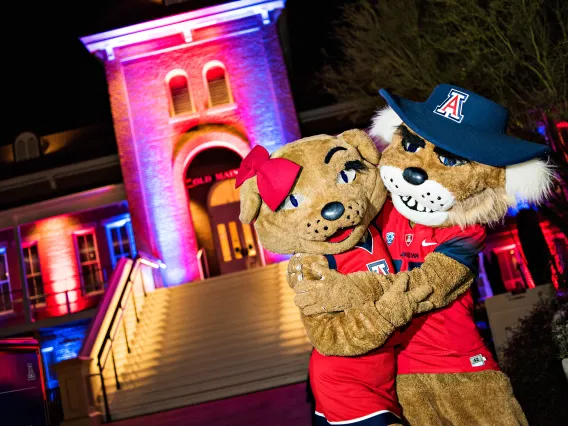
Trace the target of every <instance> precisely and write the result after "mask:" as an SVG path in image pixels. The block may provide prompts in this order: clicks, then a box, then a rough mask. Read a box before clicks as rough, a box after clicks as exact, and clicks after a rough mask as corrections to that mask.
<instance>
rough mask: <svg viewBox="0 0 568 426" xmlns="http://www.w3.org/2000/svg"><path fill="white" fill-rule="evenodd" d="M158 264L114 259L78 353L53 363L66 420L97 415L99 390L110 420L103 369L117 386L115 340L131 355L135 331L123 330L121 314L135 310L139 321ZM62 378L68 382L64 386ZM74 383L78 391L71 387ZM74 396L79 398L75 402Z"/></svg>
mask: <svg viewBox="0 0 568 426" xmlns="http://www.w3.org/2000/svg"><path fill="white" fill-rule="evenodd" d="M163 267H165V265H164V264H163V263H162V262H161V261H160V260H157V259H154V258H152V257H150V256H147V255H139V256H138V257H136V259H135V260H132V259H128V258H123V259H120V260H119V262H118V264H117V267H116V269H115V270H114V272H113V274H112V276H111V278H110V280H109V285H108V289H107V291H106V293H105V295H104V297H103V299H102V300H101V303H100V305H99V307H98V310H97V313H96V315H95V317H94V318H93V321H92V323H91V326H90V328H89V331H88V332H87V335H86V337H85V341H84V343H83V346H82V348H81V351H80V352H79V356H78V357H77V358H76V359H71V360H67V361H63V362H61V363H59V364H57V367H56V368H57V374H58V379H59V382H60V387H61V389H62V395H61V396H62V402H63V410H64V415H65V420H67V421H71V420H76V419H81V418H85V417H88V418H89V419H92V418H93V417H97V416H101V414H100V413H98V412H97V410H96V408H95V407H96V406H97V404H96V402H95V399H96V397H97V396H98V395H99V394H102V400H103V406H104V411H105V417H106V421H107V422H110V421H112V416H111V412H110V403H109V397H108V387H107V386H108V383H105V374H104V373H105V371H108V370H107V368H112V371H113V376H114V384H115V386H116V389H117V390H119V389H120V388H121V382H120V378H119V373H118V366H117V360H116V357H115V350H116V344H117V343H118V341H119V340H118V339H119V338H121V337H123V338H124V343H125V345H126V350H127V352H128V353H130V351H131V340H132V337H133V336H134V333H135V332H136V330H135V329H133V330H128V329H127V324H126V315H127V313H128V314H129V315H131V314H134V318H135V323H136V324H138V323H139V322H140V320H141V318H142V315H143V312H144V311H143V309H142V308H143V305H144V302H145V299H146V296H147V295H148V293H149V292H152V291H153V290H154V289H155V287H156V285H155V281H156V280H155V278H157V274H156V273H155V272H154V271H155V270H157V269H159V268H163ZM120 331H122V332H123V336H121V335H120V333H119V332H120ZM78 375H80V376H82V378H81V380H78V379H79V378H78V377H77V376H78ZM94 377H98V378H99V379H100V387H97V386H95V384H94V381H93V380H92V379H93V378H94ZM62 381H63V382H65V381H67V386H64V385H63V383H62ZM77 387H80V388H81V389H74V388H77ZM77 394H79V395H77ZM78 398H79V399H82V401H80V403H79V404H78V403H77V399H78ZM66 408H67V409H66Z"/></svg>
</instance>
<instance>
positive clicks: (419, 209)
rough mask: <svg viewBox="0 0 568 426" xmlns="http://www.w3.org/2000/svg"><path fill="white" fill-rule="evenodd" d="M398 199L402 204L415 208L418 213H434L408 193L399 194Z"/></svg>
mask: <svg viewBox="0 0 568 426" xmlns="http://www.w3.org/2000/svg"><path fill="white" fill-rule="evenodd" d="M400 199H401V200H402V202H403V203H404V205H405V206H406V207H408V208H409V209H411V210H415V211H417V212H420V213H434V210H431V209H428V208H426V207H424V206H423V205H422V204H420V203H419V202H418V201H416V200H415V199H414V198H412V197H410V196H408V195H405V196H401V197H400Z"/></svg>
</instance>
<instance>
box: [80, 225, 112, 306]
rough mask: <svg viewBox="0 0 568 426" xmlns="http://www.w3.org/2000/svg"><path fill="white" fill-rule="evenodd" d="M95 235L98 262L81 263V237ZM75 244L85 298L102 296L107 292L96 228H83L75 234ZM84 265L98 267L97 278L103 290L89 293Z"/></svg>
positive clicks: (94, 241) (94, 242)
mask: <svg viewBox="0 0 568 426" xmlns="http://www.w3.org/2000/svg"><path fill="white" fill-rule="evenodd" d="M89 234H93V244H94V246H95V247H94V248H95V253H96V255H97V260H90V261H88V262H81V253H79V241H78V238H79V237H83V236H85V235H89ZM73 243H74V246H75V255H76V257H77V272H78V274H79V279H80V281H81V288H82V290H83V296H95V295H97V294H101V293H103V292H104V291H105V285H104V279H103V272H102V270H101V255H100V252H99V246H98V243H97V231H96V228H95V227H94V226H93V227H89V228H83V229H81V230H79V231H75V232H73ZM83 265H96V266H97V276H98V279H99V281H100V283H101V288H100V289H99V290H95V291H90V292H87V288H86V287H85V282H84V280H83Z"/></svg>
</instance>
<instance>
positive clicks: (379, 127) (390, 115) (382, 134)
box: [369, 106, 402, 143]
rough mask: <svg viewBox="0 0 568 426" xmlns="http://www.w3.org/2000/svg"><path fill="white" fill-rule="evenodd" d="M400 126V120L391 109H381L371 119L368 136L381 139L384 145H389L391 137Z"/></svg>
mask: <svg viewBox="0 0 568 426" xmlns="http://www.w3.org/2000/svg"><path fill="white" fill-rule="evenodd" d="M401 124H402V120H401V119H400V117H399V116H398V114H397V113H396V112H394V110H393V109H392V108H391V107H389V106H388V107H386V108H383V109H381V110H379V111H377V113H376V114H375V116H374V117H373V124H372V125H371V128H370V129H369V134H370V135H371V136H372V137H374V138H378V139H381V140H382V141H384V142H386V143H391V141H392V137H393V136H394V133H395V132H396V129H397V127H398V126H400V125H401Z"/></svg>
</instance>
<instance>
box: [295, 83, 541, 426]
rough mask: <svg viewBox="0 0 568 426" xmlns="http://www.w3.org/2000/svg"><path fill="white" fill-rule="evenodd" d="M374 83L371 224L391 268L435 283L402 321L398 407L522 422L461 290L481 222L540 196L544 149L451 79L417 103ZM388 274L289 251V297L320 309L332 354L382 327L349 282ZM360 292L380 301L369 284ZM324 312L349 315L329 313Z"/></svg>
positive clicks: (474, 420)
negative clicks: (380, 192) (376, 173)
mask: <svg viewBox="0 0 568 426" xmlns="http://www.w3.org/2000/svg"><path fill="white" fill-rule="evenodd" d="M380 93H381V95H382V96H383V97H384V98H385V99H386V101H387V103H388V107H387V108H386V109H384V110H382V111H380V112H379V113H378V114H377V116H376V117H375V118H374V120H373V126H372V128H371V134H372V135H374V136H377V137H380V138H381V139H383V140H384V141H386V142H388V143H389V146H388V148H387V149H386V150H385V151H384V152H383V154H382V157H381V160H380V163H379V167H380V174H381V178H382V180H383V182H384V184H385V186H386V188H387V189H388V190H389V192H390V195H391V200H392V201H388V202H387V203H386V205H385V207H384V208H383V210H382V212H381V215H380V217H379V220H378V223H379V226H380V227H381V232H382V235H383V237H384V239H385V241H386V242H387V245H388V249H389V252H390V254H391V256H392V260H393V263H394V265H395V270H396V272H397V275H396V276H397V277H399V278H400V277H401V275H404V276H408V277H409V278H410V279H411V280H413V281H416V282H419V281H422V282H423V283H429V284H430V285H432V286H433V287H434V293H433V294H432V296H431V297H430V299H429V300H430V301H431V302H432V303H433V304H434V307H435V308H441V309H435V310H434V311H432V312H430V313H428V314H424V315H420V316H418V317H416V318H415V319H413V320H412V321H411V322H410V323H409V324H408V325H407V326H405V327H402V328H401V329H399V330H400V333H401V334H402V336H403V337H402V339H401V341H402V343H401V344H400V345H399V346H398V347H397V349H396V356H397V395H398V398H399V402H400V404H401V405H402V410H403V416H404V418H405V419H406V420H407V421H408V422H409V423H410V424H412V425H419V426H422V425H460V426H461V425H464V426H465V425H526V424H527V422H526V419H525V416H524V414H523V413H522V410H521V409H520V407H519V405H518V403H517V401H516V399H515V398H514V396H513V394H512V390H511V386H510V383H509V380H508V379H507V377H506V376H505V375H504V374H503V373H502V372H500V371H499V368H498V366H497V364H496V362H495V361H494V359H493V357H492V355H491V353H490V352H489V351H488V350H487V348H486V347H485V346H484V345H483V342H482V340H481V338H480V336H479V334H478V332H477V330H476V327H475V323H474V321H473V318H472V310H473V300H472V296H471V292H470V291H469V290H467V289H468V287H469V285H470V284H471V283H473V282H474V279H475V277H476V274H477V269H476V267H477V264H476V262H477V255H478V253H479V252H480V251H481V250H482V249H483V246H484V238H485V234H484V225H487V224H492V223H495V222H498V221H500V220H502V218H503V217H504V216H505V215H506V213H507V209H508V208H509V207H510V206H515V205H516V202H517V200H519V199H522V200H526V201H529V202H533V203H538V202H540V201H542V200H543V199H544V198H545V196H546V195H547V193H548V191H549V188H550V185H551V181H552V173H551V168H550V166H549V165H548V163H547V162H546V161H545V160H543V159H542V156H543V155H545V154H546V153H547V151H548V148H547V147H546V146H544V145H539V144H534V143H530V142H526V141H522V140H519V139H516V138H513V137H510V136H507V135H506V133H505V132H506V126H507V121H508V111H507V110H506V109H505V108H503V107H501V106H500V105H497V104H495V103H493V102H491V101H490V100H488V99H485V98H483V97H481V96H479V95H477V94H475V93H472V92H470V91H467V90H465V89H462V88H459V87H456V86H451V85H445V84H443V85H440V86H438V87H436V89H435V90H434V91H433V92H432V94H431V95H430V97H429V98H428V100H427V101H426V102H423V103H421V102H412V101H409V100H406V99H402V98H399V97H397V96H394V95H391V94H389V93H388V92H387V91H385V90H381V92H380ZM301 271H315V272H316V273H317V275H318V276H319V278H320V279H316V280H313V279H309V278H308V279H306V274H305V273H304V274H303V273H302V272H301ZM393 277H394V276H382V275H379V274H371V273H365V274H364V276H362V275H361V274H358V275H354V274H351V275H341V274H338V273H337V272H336V271H333V270H330V269H326V268H324V267H322V266H321V264H316V263H313V262H310V260H308V259H307V258H306V259H305V260H304V261H302V260H301V259H300V260H298V258H293V262H291V263H290V265H289V279H290V281H291V283H292V284H293V287H294V289H295V291H296V292H297V293H298V295H297V296H296V302H297V304H298V306H299V307H301V308H302V309H303V312H304V313H305V314H310V315H314V316H315V317H318V316H319V317H322V318H321V321H320V322H319V323H317V322H316V321H310V322H309V323H306V324H307V325H308V326H311V328H310V329H308V334H309V335H310V337H311V339H312V342H313V343H314V345H315V347H316V348H318V350H320V351H322V352H323V353H326V354H331V355H333V354H340V355H359V354H361V353H363V352H361V351H359V350H357V349H356V348H355V346H357V347H359V346H361V345H362V343H361V342H362V341H366V342H369V343H372V342H374V341H376V339H377V335H381V334H382V333H383V330H382V329H381V328H380V327H377V326H376V325H375V324H374V323H373V321H372V320H367V319H366V318H364V317H362V316H361V313H360V312H358V311H357V310H354V309H353V308H354V307H356V306H357V303H358V302H357V301H354V300H350V298H349V294H350V292H349V289H350V288H352V287H353V286H358V287H359V288H372V285H370V284H369V282H371V283H372V282H374V283H375V285H376V287H380V288H383V287H384V286H385V283H386V282H388V281H392V279H393ZM302 278H303V280H302ZM362 281H365V282H367V285H366V286H362V285H361V282H362ZM441 285H442V286H443V287H444V288H446V292H449V291H451V290H450V288H452V287H453V288H454V290H455V292H454V293H453V298H454V299H455V301H454V302H453V303H451V304H450V305H449V306H448V307H445V308H442V305H441V304H440V301H438V300H437V299H436V288H437V287H438V286H441ZM367 298H368V299H369V298H370V299H374V300H380V298H379V299H377V298H376V296H373V295H372V294H371V292H369V294H368V297H367ZM446 302H447V300H444V303H446ZM338 309H340V310H342V312H341V313H340V314H339V313H333V314H330V313H328V312H336V311H337V310H338ZM322 312H323V313H322ZM329 315H342V316H344V317H351V316H353V315H354V316H356V317H357V319H358V321H357V322H356V323H355V322H354V321H345V319H343V320H340V319H339V318H338V319H337V320H335V321H330V320H329V318H328V317H329ZM345 324H348V325H350V326H353V324H356V325H357V327H353V328H351V329H346V328H345ZM354 341H355V342H356V343H357V344H356V345H353V342H354ZM370 346H372V344H371V345H370ZM367 349H371V348H370V347H369V348H367ZM377 424H379V423H377Z"/></svg>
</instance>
